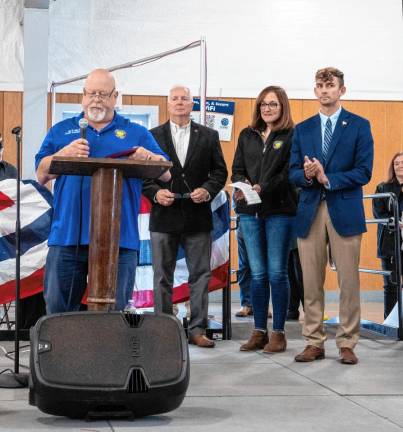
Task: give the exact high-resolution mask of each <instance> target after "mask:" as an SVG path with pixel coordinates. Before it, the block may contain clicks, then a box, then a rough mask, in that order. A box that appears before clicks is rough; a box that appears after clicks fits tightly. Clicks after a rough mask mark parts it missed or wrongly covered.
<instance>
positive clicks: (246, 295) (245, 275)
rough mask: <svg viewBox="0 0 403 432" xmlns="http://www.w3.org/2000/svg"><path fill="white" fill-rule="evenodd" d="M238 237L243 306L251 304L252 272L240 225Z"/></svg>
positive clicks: (239, 275) (240, 291)
mask: <svg viewBox="0 0 403 432" xmlns="http://www.w3.org/2000/svg"><path fill="white" fill-rule="evenodd" d="M236 237H237V241H238V272H237V275H238V284H239V295H240V300H241V306H250V305H251V304H252V303H251V298H250V282H251V274H250V267H249V260H248V253H247V252H246V246H245V241H244V238H243V235H242V229H241V227H240V226H238V229H237V232H236Z"/></svg>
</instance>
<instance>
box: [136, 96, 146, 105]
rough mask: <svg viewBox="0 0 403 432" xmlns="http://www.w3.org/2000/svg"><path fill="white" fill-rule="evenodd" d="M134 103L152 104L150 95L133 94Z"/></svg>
mask: <svg viewBox="0 0 403 432" xmlns="http://www.w3.org/2000/svg"><path fill="white" fill-rule="evenodd" d="M132 105H150V96H132Z"/></svg>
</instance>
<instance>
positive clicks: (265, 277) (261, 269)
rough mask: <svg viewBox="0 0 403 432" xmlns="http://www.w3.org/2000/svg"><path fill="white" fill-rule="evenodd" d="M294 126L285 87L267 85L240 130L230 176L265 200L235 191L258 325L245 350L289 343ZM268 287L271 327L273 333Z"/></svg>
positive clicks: (269, 348)
mask: <svg viewBox="0 0 403 432" xmlns="http://www.w3.org/2000/svg"><path fill="white" fill-rule="evenodd" d="M293 126H294V123H293V121H292V118H291V111H290V104H289V101H288V97H287V95H286V93H285V91H284V90H283V89H282V88H281V87H276V86H270V87H266V88H265V89H263V90H262V91H261V92H260V94H259V96H258V97H257V99H256V103H255V109H254V114H253V120H252V125H251V126H250V127H247V128H245V129H243V130H242V131H241V133H240V135H239V139H238V146H237V149H236V152H235V156H234V161H233V164H232V181H233V182H238V181H240V182H246V183H249V184H251V185H252V186H253V189H254V190H255V191H256V192H257V193H258V194H259V195H260V198H261V200H262V202H261V204H255V205H247V203H246V201H245V200H244V199H243V198H244V197H243V194H242V192H241V191H239V190H238V191H236V192H235V193H234V198H235V199H236V201H237V205H236V213H237V214H238V215H239V220H240V227H241V229H242V233H243V236H244V240H245V246H246V250H247V253H248V259H249V265H250V268H251V276H252V280H251V286H250V289H251V297H252V307H253V313H254V321H255V329H254V330H253V332H252V335H251V337H250V339H249V340H248V342H247V343H245V344H244V345H242V346H241V348H240V349H241V351H252V350H257V349H262V348H263V351H264V352H266V353H273V352H281V351H284V350H285V349H286V345H287V342H286V337H285V334H284V323H285V319H286V316H287V308H288V301H289V289H290V288H289V281H288V274H287V266H288V256H289V252H290V247H291V241H292V236H293V227H294V216H295V213H296V207H297V195H296V191H295V187H294V186H293V185H292V184H291V183H290V182H289V180H288V162H289V157H290V149H291V139H292V133H293ZM270 289H271V293H272V304H273V332H272V333H271V336H270V338H269V337H268V333H267V314H268V305H269V297H270Z"/></svg>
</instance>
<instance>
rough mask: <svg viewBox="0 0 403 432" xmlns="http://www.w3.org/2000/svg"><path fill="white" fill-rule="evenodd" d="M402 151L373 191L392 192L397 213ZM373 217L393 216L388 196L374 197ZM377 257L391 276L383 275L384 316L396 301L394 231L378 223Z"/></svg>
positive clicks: (401, 203)
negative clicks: (396, 202)
mask: <svg viewBox="0 0 403 432" xmlns="http://www.w3.org/2000/svg"><path fill="white" fill-rule="evenodd" d="M402 186H403V152H400V153H397V154H395V155H394V156H393V158H392V161H391V162H390V165H389V176H388V179H387V180H386V182H383V183H380V184H379V185H378V186H377V187H376V191H375V193H385V192H393V193H394V194H395V195H396V196H397V198H398V200H399V214H402V211H403V193H402ZM372 210H373V213H374V216H375V218H377V219H387V218H390V217H392V216H393V208H391V206H390V202H389V198H376V199H374V200H373V202H372ZM377 253H378V258H380V259H381V262H382V269H383V270H388V271H391V272H392V274H391V276H384V277H383V280H384V286H383V288H384V317H385V318H386V317H387V316H388V315H389V314H390V312H391V311H392V309H393V307H394V306H395V304H396V302H397V284H396V272H395V265H396V264H395V240H394V233H393V231H392V230H390V229H389V228H388V227H387V226H386V225H378V250H377Z"/></svg>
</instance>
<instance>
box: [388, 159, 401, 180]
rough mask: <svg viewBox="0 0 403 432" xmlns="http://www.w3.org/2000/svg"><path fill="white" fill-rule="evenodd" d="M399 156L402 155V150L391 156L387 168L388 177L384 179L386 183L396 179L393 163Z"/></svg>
mask: <svg viewBox="0 0 403 432" xmlns="http://www.w3.org/2000/svg"><path fill="white" fill-rule="evenodd" d="M399 156H403V152H399V153H396V154H395V155H394V156H393V157H392V160H391V161H390V164H389V169H388V179H387V180H386V183H393V182H395V181H397V178H396V173H395V166H394V163H395V160H396V159H397V158H398V157H399Z"/></svg>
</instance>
